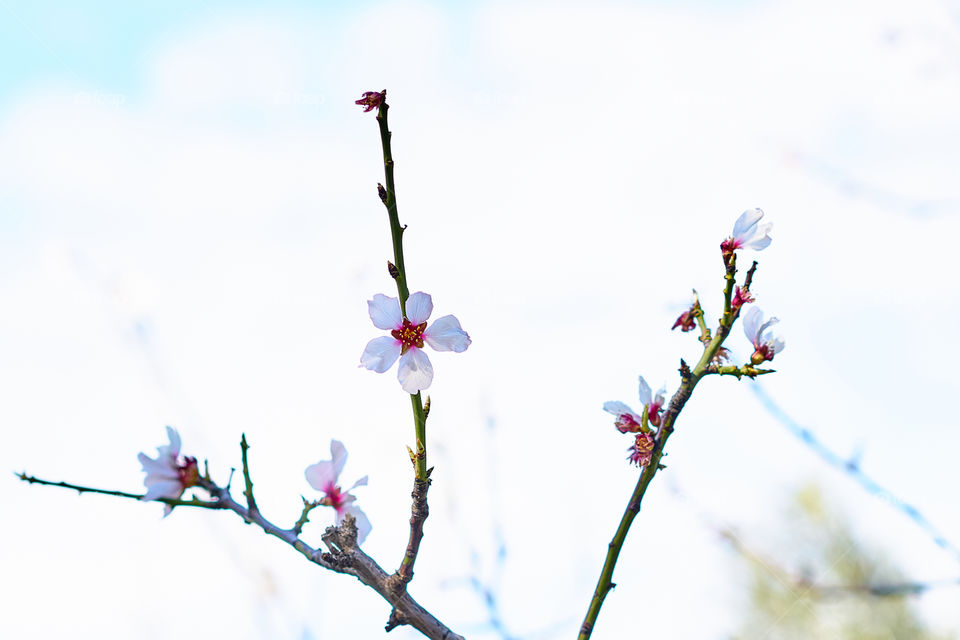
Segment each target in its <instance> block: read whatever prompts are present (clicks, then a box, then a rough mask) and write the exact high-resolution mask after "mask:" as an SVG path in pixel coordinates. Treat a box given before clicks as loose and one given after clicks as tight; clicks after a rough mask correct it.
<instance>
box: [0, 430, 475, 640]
mask: <svg viewBox="0 0 960 640" xmlns="http://www.w3.org/2000/svg"><path fill="white" fill-rule="evenodd" d="M240 446H241V452H242V459H243V471H244V480H245V485H246V486H245V490H244V496H245V497H246V501H247V506H244V505H242V504H240V503H239V502H237V501H236V500H234V499H233V496H231V494H230V489H229V487H221V486H220V485H218V484H217V483H216V482H214V481H213V480H212V479H211V478H210V475H209V473H205V474H204V475H203V476H199V477H197V478H196V479H193V480H192V482H193V485H192V486H195V487H199V488H201V489H203V490H204V491H206V492H207V493H208V494H209V495H210V500H201V499H199V498H196V497H194V498H191V499H190V500H183V499H180V498H171V497H166V496H160V497H155V498H152V499H153V500H155V501H157V502H162V503H163V504H165V505H167V506H168V507H197V508H201V509H214V510H229V511H233V512H234V513H236V514H237V515H238V516H240V517H241V518H242V519H243V521H244V522H246V523H248V524H253V525H256V526H258V527H260V528H261V529H262V530H263V531H264V533H266V534H267V535H271V536H274V537H276V538H279V539H280V540H283V541H284V542H286V543H287V544H289V545H290V546H291V547H293V548H294V549H296V550H297V551H298V552H299V553H300V554H301V555H302V556H303V557H305V558H306V559H307V560H309V561H310V562H312V563H314V564H316V565H319V566H321V567H323V568H324V569H329V570H330V571H334V572H336V573H342V574H346V575H351V576H354V577H355V578H357V580H359V581H360V582H362V583H363V584H365V585H367V586H368V587H370V588H372V589H373V590H374V591H376V592H377V593H379V594H380V595H381V597H383V599H384V600H386V601H387V602H388V603H390V605H391V606H392V611H391V613H390V617H389V619H388V621H387V624H386V626H385V628H386V630H387V631H390V630H391V629H394V628H396V627H398V626H400V625H409V626H411V627H413V628H415V629H417V630H418V631H419V632H420V633H422V634H423V635H425V636H426V637H428V638H430V639H431V640H463V637H462V636H460V635H457V634H456V633H454V632H453V631H451V630H450V629H449V628H448V627H446V626H445V625H444V624H443V623H441V622H440V621H439V620H437V619H436V617H434V616H433V614H431V613H430V612H429V611H427V610H426V609H424V608H423V607H422V606H421V605H420V604H419V603H418V602H417V601H415V600H414V599H413V598H411V597H410V595H409V594H408V593H407V591H406V589H403V588H399V589H398V588H397V584H396V580H395V579H394V578H393V576H391V575H390V574H388V573H387V572H386V571H384V570H383V569H382V568H381V567H380V565H379V564H377V563H376V561H374V560H373V558H371V557H370V556H368V555H367V554H365V553H364V552H363V551H362V550H361V549H360V547H359V546H358V542H357V538H358V531H357V520H356V519H355V518H354V516H353V515H352V514H351V513H349V512H348V513H346V514H345V515H344V518H343V521H342V522H341V524H339V525H337V526H332V527H327V529H326V531H325V532H324V534H323V536H322V539H323V542H324V544H325V545H326V547H327V551H323V550H321V549H315V548H313V547H311V546H310V545H309V544H307V543H306V542H304V541H303V540H302V539H301V538H300V532H301V530H302V529H303V525H304V524H305V523H306V521H307V517H306V516H307V513H308V512H309V511H310V510H311V509H312V508H313V507H315V506H317V505H316V504H313V503H308V502H307V501H304V510H303V513H302V514H301V517H300V519H299V520H298V521H297V522H296V524H294V526H293V527H291V528H290V529H284V528H282V527H279V526H277V525H275V524H274V523H272V522H270V521H269V520H267V519H266V518H265V517H263V515H262V514H261V513H260V510H259V508H257V507H256V501H255V500H254V497H253V483H252V482H251V481H250V471H249V465H248V461H247V450H248V449H249V445H248V444H247V441H246V437H245V436H244V437H243V438H242V440H241V444H240ZM17 476H18V477H19V478H20V479H21V480H23V481H24V482H28V483H30V484H40V485H46V486H53V487H60V488H64V489H72V490H74V491H77V492H79V493H99V494H102V495H108V496H114V497H118V498H129V499H132V500H138V501H139V500H143V499H144V498H145V497H147V496H148V495H149V492H148V493H147V494H137V493H128V492H125V491H114V490H108V489H96V488H93V487H86V486H82V485H77V484H71V483H67V482H53V481H50V480H43V479H41V478H37V477H34V476H31V475H28V474H27V473H26V472H22V473H18V474H17ZM317 504H319V503H317Z"/></svg>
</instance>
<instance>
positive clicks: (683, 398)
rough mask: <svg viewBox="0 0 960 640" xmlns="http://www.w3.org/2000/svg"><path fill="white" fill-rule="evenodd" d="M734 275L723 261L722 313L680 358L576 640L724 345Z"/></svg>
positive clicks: (586, 629) (587, 630)
mask: <svg viewBox="0 0 960 640" xmlns="http://www.w3.org/2000/svg"><path fill="white" fill-rule="evenodd" d="M751 275H752V274H751ZM735 276H736V263H735V261H734V260H733V259H731V260H729V261H728V262H727V263H726V274H725V276H724V278H725V280H726V286H725V287H724V315H723V317H722V318H721V320H720V323H719V325H718V326H717V331H716V334H715V335H714V336H713V338H712V339H711V340H709V342H708V343H707V344H705V345H704V349H703V355H702V356H701V357H700V360H699V362H697V364H696V366H695V367H694V368H693V370H692V371H691V370H690V368H689V367H688V366H687V364H686V363H685V362H683V360H681V361H680V378H681V380H682V382H681V384H680V388H679V389H677V392H676V393H675V394H673V397H672V398H671V399H670V404H669V406H668V407H667V410H666V411H665V412H664V414H663V418H662V421H661V423H660V429H659V430H658V431H657V439H656V442H655V444H654V447H653V453H652V456H651V458H650V464H648V465H647V466H646V467H644V469H643V471H642V472H641V473H640V478H639V479H638V480H637V485H636V486H635V487H634V489H633V493H632V494H631V495H630V501H629V502H628V503H627V508H626V510H624V512H623V516H622V517H621V518H620V526H618V527H617V532H616V533H615V534H614V536H613V540H611V541H610V544H609V546H608V548H607V555H606V558H605V559H604V561H603V569H602V570H601V571H600V579H599V580H598V581H597V587H596V589H594V592H593V597H592V598H591V599H590V606H589V608H588V609H587V615H586V617H585V618H584V620H583V624H582V625H581V626H580V634H579V636H577V638H578V640H588V639H589V638H590V635H591V634H592V633H593V629H594V626H595V625H596V622H597V617H598V616H599V615H600V609H601V607H603V602H604V600H605V599H606V597H607V594H609V593H610V591H611V589H613V587H614V586H615V585H614V583H613V570H614V568H615V567H616V565H617V560H618V558H619V557H620V550H621V549H622V548H623V543H624V542H625V541H626V539H627V532H628V531H629V530H630V526H631V525H632V524H633V520H634V518H636V517H637V514H638V513H639V512H640V504H641V502H642V501H643V496H644V495H645V494H646V492H647V487H648V486H649V485H650V481H651V480H653V477H654V476H655V475H657V471H658V470H659V469H660V468H661V465H660V459H661V457H663V450H664V447H665V446H666V445H667V440H668V439H669V438H670V435H671V434H672V433H673V428H674V424H676V421H677V417H678V416H679V415H680V412H681V411H682V410H683V407H684V405H686V404H687V400H689V399H690V396H691V394H692V393H693V390H694V388H695V387H696V386H697V383H698V382H700V380H701V378H703V377H704V376H706V375H707V374H708V373H710V367H711V364H713V359H714V358H715V357H716V355H717V353H718V352H719V351H720V347H722V346H723V341H724V340H725V339H726V338H727V336H728V335H729V333H730V327H731V326H732V324H733V321H734V319H735V317H736V316H735V315H734V314H733V313H731V310H730V296H731V294H732V292H733V286H734V280H735Z"/></svg>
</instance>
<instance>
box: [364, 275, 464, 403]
mask: <svg viewBox="0 0 960 640" xmlns="http://www.w3.org/2000/svg"><path fill="white" fill-rule="evenodd" d="M367 305H368V307H369V311H370V319H371V320H372V321H373V324H374V326H375V327H377V328H378V329H385V330H387V331H389V332H390V335H389V336H384V337H382V338H374V339H373V340H371V341H370V342H368V343H367V346H366V348H365V349H364V350H363V355H361V356H360V366H362V367H366V368H367V369H370V370H371V371H376V372H377V373H383V372H384V371H386V370H387V369H389V368H390V367H392V366H393V363H394V362H396V361H397V358H400V365H399V367H398V370H397V378H398V379H399V380H400V386H401V387H403V390H404V391H406V392H407V393H409V394H411V395H412V394H415V393H419V392H420V391H422V390H423V389H426V388H427V387H429V386H430V383H431V382H433V365H431V364H430V358H428V357H427V354H426V353H425V352H424V350H423V345H424V343H426V344H428V345H430V347H431V348H433V349H434V350H435V351H454V352H456V353H461V352H463V351H466V350H467V347H469V346H470V336H469V335H467V332H466V331H464V330H463V329H461V328H460V321H459V320H457V318H456V317H455V316H451V315H448V316H443V317H442V318H437V319H436V320H434V321H433V324H431V325H430V326H429V327H428V326H427V319H428V318H429V317H430V314H431V313H432V312H433V300H432V299H431V298H430V296H429V295H428V294H426V293H423V292H422V291H417V292H416V293H411V294H410V297H409V298H407V317H406V318H404V317H403V313H402V312H401V311H400V301H399V300H397V298H391V297H389V296H385V295H383V294H382V293H378V294H376V295H375V296H373V300H368V301H367Z"/></svg>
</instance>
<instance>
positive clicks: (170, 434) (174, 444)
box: [167, 427, 180, 458]
mask: <svg viewBox="0 0 960 640" xmlns="http://www.w3.org/2000/svg"><path fill="white" fill-rule="evenodd" d="M167 438H169V439H170V448H169V449H167V451H168V452H169V453H170V455H172V456H173V457H174V458H176V457H177V456H179V455H180V434H179V433H177V430H176V429H174V428H173V427H167Z"/></svg>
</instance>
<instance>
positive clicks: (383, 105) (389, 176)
mask: <svg viewBox="0 0 960 640" xmlns="http://www.w3.org/2000/svg"><path fill="white" fill-rule="evenodd" d="M388 109H390V105H388V104H387V91H386V89H384V91H383V99H382V100H381V102H380V108H379V110H378V111H377V124H378V125H379V126H380V144H381V146H382V147H383V178H384V182H386V188H385V189H384V192H383V193H382V199H383V204H384V206H385V207H386V208H387V216H388V217H389V218H390V238H391V239H392V240H393V265H394V266H395V267H396V272H395V273H396V275H395V276H394V280H395V281H396V283H397V294H398V295H399V298H400V312H401V313H402V314H403V317H404V318H406V317H407V298H409V297H410V290H409V289H408V288H407V269H406V266H405V265H404V262H403V231H404V229H406V227H404V226H401V225H400V216H399V214H398V213H397V189H396V186H395V185H394V182H393V151H392V150H391V149H390V137H391V136H392V135H393V134H391V133H390V127H389V125H388V124H387V110H388ZM410 402H411V404H412V406H413V427H414V432H415V434H416V445H415V446H416V451H415V455H414V469H415V473H416V478H417V480H419V481H421V482H426V481H427V419H426V416H425V414H424V411H423V402H422V400H421V399H420V394H419V393H416V394H413V395H411V396H410Z"/></svg>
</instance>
